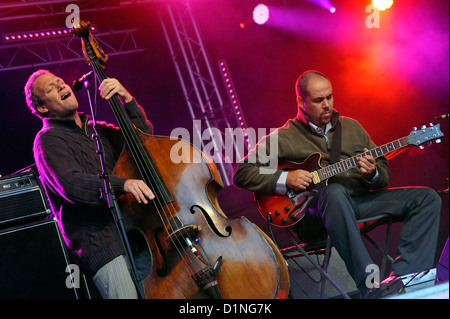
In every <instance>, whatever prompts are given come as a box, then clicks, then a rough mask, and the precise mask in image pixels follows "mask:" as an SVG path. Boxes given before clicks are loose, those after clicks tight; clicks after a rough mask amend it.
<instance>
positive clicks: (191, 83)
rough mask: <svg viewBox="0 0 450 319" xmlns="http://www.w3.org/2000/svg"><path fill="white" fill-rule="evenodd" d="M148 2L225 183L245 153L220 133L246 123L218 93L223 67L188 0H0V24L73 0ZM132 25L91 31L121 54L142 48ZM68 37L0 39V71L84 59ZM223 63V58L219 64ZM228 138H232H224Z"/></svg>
mask: <svg viewBox="0 0 450 319" xmlns="http://www.w3.org/2000/svg"><path fill="white" fill-rule="evenodd" d="M150 2H153V3H155V2H157V3H158V8H159V12H158V14H159V19H160V22H161V25H162V29H163V32H164V36H165V38H166V41H167V44H168V47H169V50H170V54H171V57H172V60H173V62H174V65H175V69H176V72H177V75H178V78H179V81H180V84H181V87H182V91H183V94H184V97H185V100H186V103H187V106H188V108H189V112H190V115H191V117H192V120H193V123H194V125H193V132H192V134H195V135H196V138H197V140H198V141H201V142H202V145H201V147H202V151H205V147H206V149H208V150H209V151H210V152H209V153H208V152H207V151H205V153H207V154H208V155H210V156H211V157H212V159H213V160H214V162H215V163H216V165H217V167H218V169H219V171H220V173H221V176H222V180H223V183H224V185H225V186H229V185H231V184H232V174H233V165H232V163H233V162H234V161H235V159H240V158H242V156H243V155H244V154H242V148H238V147H236V139H235V138H234V137H231V139H230V137H229V136H225V135H226V134H228V133H230V132H231V129H233V127H234V128H237V129H242V126H244V127H246V124H245V123H244V122H245V119H244V120H243V114H242V111H241V110H239V112H236V110H235V109H234V107H236V106H235V105H233V101H236V100H237V98H236V97H233V98H231V97H230V95H228V98H227V97H225V98H222V97H221V92H220V90H219V87H218V85H217V80H216V78H215V75H214V71H217V70H219V69H220V68H222V67H221V66H220V65H216V66H215V68H216V69H214V68H213V67H212V66H211V64H210V61H209V59H208V56H207V53H206V50H205V48H204V46H203V42H202V39H201V37H200V33H199V30H198V28H197V25H196V22H195V20H194V17H193V14H192V10H191V6H190V4H189V1H188V0H178V1H176V3H173V2H171V1H158V0H130V1H123V0H96V1H93V0H59V1H58V0H52V1H49V0H47V1H45V0H35V1H33V0H27V1H25V0H23V1H14V2H8V3H0V23H1V22H6V23H9V22H11V21H13V20H25V19H28V20H30V19H31V20H32V19H35V20H36V21H38V20H37V19H43V18H49V17H55V16H59V15H66V16H67V15H68V13H67V12H66V7H67V6H68V5H69V4H76V5H77V6H78V7H79V9H80V12H82V13H86V12H90V11H102V12H104V11H107V10H113V9H120V8H125V7H126V6H128V5H136V4H143V3H150ZM81 18H82V17H81ZM100 29H101V28H100ZM137 30H138V29H128V30H120V31H117V30H115V31H107V30H101V31H102V32H98V31H95V32H94V35H95V38H96V39H97V41H98V42H99V44H100V46H101V47H102V48H103V49H104V50H105V52H107V53H108V55H109V56H114V55H123V54H129V53H134V52H140V51H142V50H143V49H141V48H139V47H138V45H137V43H136V41H135V37H134V33H135V32H136V31H137ZM71 39H73V37H72V36H71V35H70V34H65V35H61V36H56V37H46V38H39V39H36V38H34V39H27V40H24V39H22V40H21V41H9V42H8V43H5V42H3V44H0V72H4V71H10V70H16V69H22V68H28V67H43V66H46V65H51V64H54V63H67V62H74V61H81V60H84V59H85V58H84V56H83V54H82V52H81V50H80V49H79V44H78V42H77V41H73V43H71ZM73 45H75V47H73ZM224 63H225V62H224V60H222V65H223V64H224ZM221 85H223V86H221V88H222V89H225V90H229V88H227V83H221ZM228 85H229V83H228ZM233 89H234V88H233ZM222 92H223V91H222ZM233 96H235V94H234V95H233ZM230 99H231V100H230ZM224 100H225V102H224ZM234 104H235V103H234ZM238 118H239V119H238ZM243 121H244V122H243ZM230 123H231V125H230ZM243 123H244V124H243ZM227 129H229V131H227ZM230 134H232V133H230ZM230 140H231V141H232V142H231V143H225V142H226V141H230ZM211 151H212V153H211Z"/></svg>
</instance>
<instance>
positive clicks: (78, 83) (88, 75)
mask: <svg viewBox="0 0 450 319" xmlns="http://www.w3.org/2000/svg"><path fill="white" fill-rule="evenodd" d="M93 74H94V70H91V71H89V72H88V73H86V74H85V75H83V76H82V77H81V78H79V79H78V80H76V81H73V84H72V87H73V89H74V90H77V91H78V90H81V89H82V88H83V83H84V82H85V81H87V80H90V78H91V77H92V75H93Z"/></svg>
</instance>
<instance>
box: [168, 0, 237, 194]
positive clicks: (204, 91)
mask: <svg viewBox="0 0 450 319" xmlns="http://www.w3.org/2000/svg"><path fill="white" fill-rule="evenodd" d="M159 18H160V22H161V25H162V28H163V31H164V35H165V37H166V41H167V44H168V46H169V50H170V54H171V56H172V59H173V62H174V65H175V69H176V72H177V75H178V78H179V81H180V85H181V88H182V91H183V94H184V97H185V100H186V103H187V105H188V108H189V111H190V114H191V117H192V120H193V121H195V123H201V125H194V127H193V130H194V131H193V132H192V134H196V135H197V140H200V141H202V147H205V146H206V149H208V151H211V150H213V153H209V154H208V153H207V152H205V153H207V154H208V155H210V156H211V157H212V158H213V160H214V162H215V163H216V166H217V167H218V169H219V171H220V173H221V176H222V179H223V183H224V185H225V186H229V185H232V174H233V166H232V162H233V158H230V156H229V155H233V154H235V152H236V148H235V147H234V142H235V141H234V139H233V144H231V145H226V143H225V141H226V139H225V132H226V129H227V128H228V129H230V128H231V126H230V123H229V120H228V117H227V107H226V104H225V103H224V102H223V99H222V97H221V94H220V90H219V87H218V85H217V81H216V79H215V76H214V72H213V68H212V67H211V63H210V61H209V58H208V56H207V53H206V50H205V48H204V46H203V42H202V39H201V37H200V33H199V30H198V28H197V24H196V22H195V19H194V17H193V14H192V10H191V6H190V4H189V1H188V0H182V1H178V2H177V3H176V6H175V5H174V6H172V5H170V4H169V3H167V4H166V5H165V6H163V7H161V9H160V11H159ZM218 132H220V135H218V134H217V133H218ZM209 138H211V139H209ZM211 144H212V145H211ZM228 144H230V143H228ZM211 146H212V147H211ZM202 150H204V151H205V149H202ZM237 156H239V155H237Z"/></svg>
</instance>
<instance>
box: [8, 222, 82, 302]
mask: <svg viewBox="0 0 450 319" xmlns="http://www.w3.org/2000/svg"><path fill="white" fill-rule="evenodd" d="M69 264H70V262H69V258H68V255H67V252H66V249H65V244H64V241H63V239H62V236H61V234H60V232H59V229H58V225H57V223H56V221H55V220H41V221H36V222H33V223H29V224H26V225H20V226H15V227H11V228H8V229H4V230H0V299H5V298H6V299H47V298H50V299H78V298H79V289H75V288H73V286H71V285H70V282H71V278H70V277H69V280H68V281H67V282H68V284H67V285H68V286H69V288H68V286H67V285H66V279H67V278H68V276H70V275H71V274H72V272H71V271H68V269H67V267H68V265H69ZM69 270H70V269H69ZM66 271H67V272H66ZM72 282H73V281H72Z"/></svg>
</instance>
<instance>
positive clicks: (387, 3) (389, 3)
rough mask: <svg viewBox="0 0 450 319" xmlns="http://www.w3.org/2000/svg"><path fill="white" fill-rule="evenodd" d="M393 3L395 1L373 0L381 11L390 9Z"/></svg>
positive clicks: (374, 4)
mask: <svg viewBox="0 0 450 319" xmlns="http://www.w3.org/2000/svg"><path fill="white" fill-rule="evenodd" d="M393 3H394V1H392V0H372V4H373V6H374V7H375V8H377V9H378V10H380V11H384V10H386V9H389V8H390V7H391V6H392V4H393Z"/></svg>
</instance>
